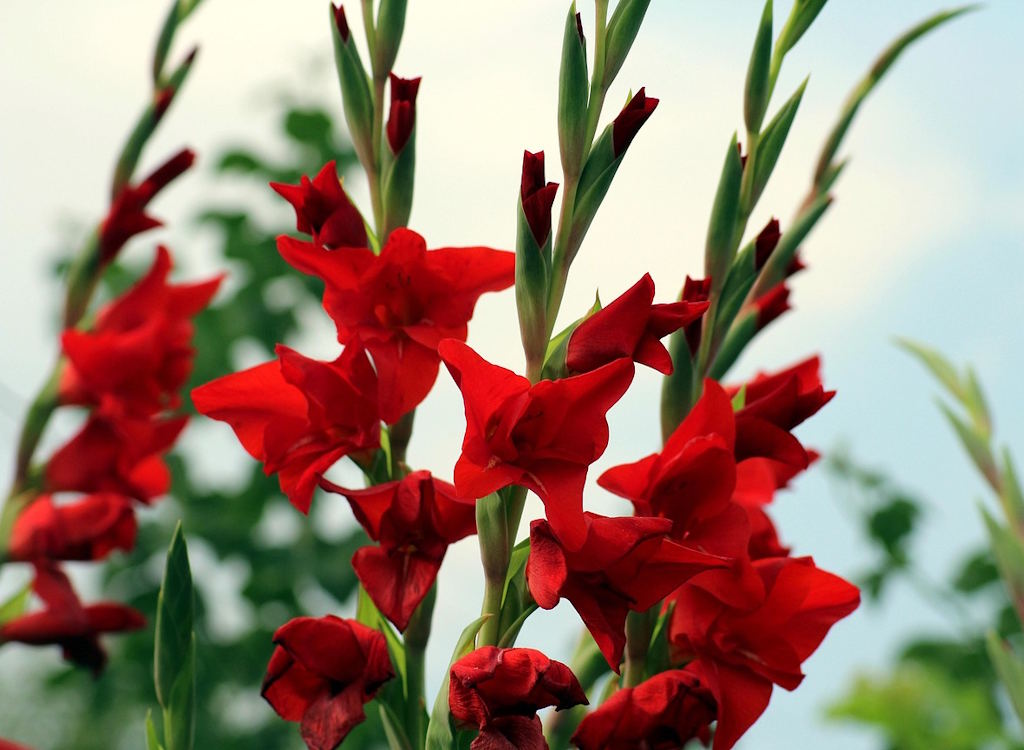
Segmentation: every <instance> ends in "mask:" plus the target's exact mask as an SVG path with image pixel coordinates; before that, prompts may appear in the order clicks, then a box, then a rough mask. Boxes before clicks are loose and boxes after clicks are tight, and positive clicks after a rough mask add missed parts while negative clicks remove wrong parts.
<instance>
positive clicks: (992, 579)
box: [953, 549, 999, 594]
mask: <svg viewBox="0 0 1024 750" xmlns="http://www.w3.org/2000/svg"><path fill="white" fill-rule="evenodd" d="M998 580H999V570H998V569H997V568H996V564H995V560H993V559H992V553H991V552H990V551H989V550H987V549H985V550H980V551H978V552H975V553H974V554H973V555H971V556H970V557H968V558H967V559H966V560H964V562H963V564H962V565H961V566H960V570H959V571H958V572H957V574H956V577H955V578H954V579H953V588H955V589H956V590H957V591H961V592H963V593H965V594H973V593H974V592H976V591H981V590H982V589H985V588H988V587H989V586H990V585H991V584H993V583H996V582H997V581H998Z"/></svg>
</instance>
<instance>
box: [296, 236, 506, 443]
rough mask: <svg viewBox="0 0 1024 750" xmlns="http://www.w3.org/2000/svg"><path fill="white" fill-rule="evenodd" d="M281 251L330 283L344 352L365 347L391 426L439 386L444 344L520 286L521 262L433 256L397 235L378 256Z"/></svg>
mask: <svg viewBox="0 0 1024 750" xmlns="http://www.w3.org/2000/svg"><path fill="white" fill-rule="evenodd" d="M277 246H278V250H279V251H280V252H281V255H282V256H284V258H285V260H287V261H288V262H289V263H290V264H291V265H292V266H294V267H295V268H297V269H299V270H300V271H303V272H304V273H308V274H312V275H314V276H318V277H319V278H321V279H322V280H323V281H324V286H325V289H324V308H325V309H326V310H327V314H328V315H330V316H331V318H332V319H333V320H334V323H335V325H336V326H337V329H338V340H339V341H340V342H341V343H342V344H347V343H348V342H350V341H353V340H355V339H359V340H360V341H362V342H363V344H364V345H365V346H366V349H367V351H368V352H369V353H370V356H371V357H372V358H373V364H374V367H375V368H376V371H377V376H378V378H379V381H380V386H379V387H380V404H381V405H380V414H381V417H382V418H383V419H384V421H386V422H387V423H388V424H393V423H394V422H397V421H398V419H399V418H401V416H402V415H403V414H405V413H407V412H408V411H410V410H412V409H414V408H416V406H417V405H418V404H419V403H420V402H421V401H422V400H423V399H424V398H426V396H427V393H428V392H429V391H430V389H431V388H432V387H433V385H434V381H435V380H436V379H437V372H438V368H439V366H440V358H439V357H438V354H437V345H438V343H439V342H440V341H441V340H442V339H445V338H455V339H458V340H460V341H465V339H466V335H467V332H468V328H467V323H468V322H469V319H470V318H471V317H472V316H473V307H474V306H475V305H476V301H477V299H478V298H479V297H480V295H481V294H484V293H485V292H496V291H500V290H502V289H506V288H508V287H509V286H511V285H512V284H513V282H514V281H515V254H514V253H510V252H504V251H499V250H491V249H489V248H485V247H468V248H441V249H438V250H430V251H427V246H426V242H424V240H423V238H422V237H420V236H419V235H418V234H416V233H415V232H412V231H410V230H408V229H397V230H395V231H394V232H392V233H391V237H390V238H389V239H388V241H387V242H386V243H385V245H384V247H383V248H382V249H381V253H380V255H379V256H378V255H374V254H373V252H372V251H370V250H367V249H346V250H345V252H343V253H334V252H325V251H324V250H321V249H318V248H316V247H314V246H313V245H310V244H308V243H303V242H298V241H297V240H294V239H292V238H290V237H280V238H279V239H278V245H277Z"/></svg>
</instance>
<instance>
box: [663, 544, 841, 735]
mask: <svg viewBox="0 0 1024 750" xmlns="http://www.w3.org/2000/svg"><path fill="white" fill-rule="evenodd" d="M753 565H754V570H755V572H756V573H757V576H758V578H759V582H760V585H761V593H760V596H757V597H756V598H754V599H753V600H752V601H743V600H744V598H746V597H745V596H736V595H735V593H736V592H733V591H730V581H729V579H728V577H727V576H724V575H722V574H720V573H718V572H717V571H712V572H711V573H709V574H704V575H702V576H697V577H695V578H693V579H691V580H690V581H689V582H688V583H687V584H686V585H685V586H683V587H682V588H681V589H680V590H679V592H678V593H677V595H676V596H675V603H676V606H675V609H674V611H673V614H672V622H671V627H670V631H669V640H670V643H671V644H672V646H673V647H674V648H675V650H676V652H677V654H678V655H679V656H680V658H687V657H694V656H695V657H696V658H697V659H698V660H699V662H700V664H701V665H702V666H703V668H704V673H705V676H706V678H707V684H708V686H709V687H710V689H711V691H712V693H714V695H715V699H716V700H717V701H718V729H717V731H716V732H715V744H714V750H728V748H731V747H732V746H733V745H734V744H736V741H737V740H738V739H739V738H740V737H741V736H742V735H743V733H744V732H746V730H747V729H748V728H749V727H750V725H751V724H753V722H754V721H755V720H756V719H757V717H758V716H760V715H761V713H763V711H764V709H765V708H766V707H767V705H768V699H769V698H770V697H771V692H772V685H773V684H775V685H779V686H781V687H783V688H785V689H787V690H793V689H795V688H796V687H797V686H798V685H799V684H800V682H801V680H802V679H803V673H802V672H801V669H800V667H801V664H802V663H803V662H804V660H805V659H807V657H809V656H810V655H811V654H812V653H813V652H814V651H815V649H817V647H818V645H819V644H820V643H821V641H822V639H823V638H824V637H825V635H826V633H828V631H829V629H830V628H831V627H832V626H833V625H834V624H835V623H836V622H837V621H839V620H841V619H842V618H843V617H846V615H848V614H850V613H851V612H852V611H853V610H854V609H856V608H857V605H858V604H859V602H860V593H859V592H858V591H857V588H856V587H855V586H852V585H851V584H849V583H847V582H846V581H844V580H843V579H842V578H839V577H838V576H835V575H832V574H831V573H828V572H826V571H824V570H821V569H819V568H817V567H815V565H814V561H813V560H811V558H809V557H801V558H778V559H769V560H758V561H756V562H754V564H753ZM737 582H738V579H734V581H733V585H734V586H735V585H739V584H738V583H737ZM747 588H748V589H749V587H747ZM738 602H741V603H740V604H739V605H737V603H738Z"/></svg>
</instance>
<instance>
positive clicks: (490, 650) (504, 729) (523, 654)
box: [448, 646, 587, 750]
mask: <svg viewBox="0 0 1024 750" xmlns="http://www.w3.org/2000/svg"><path fill="white" fill-rule="evenodd" d="M586 703H587V696H586V695H585V694H584V692H583V688H581V687H580V683H579V681H578V680H577V679H576V676H575V675H574V674H573V673H572V671H571V670H570V669H569V667H567V666H565V665H564V664H562V663H561V662H557V661H552V660H551V659H549V658H548V657H546V656H545V655H544V654H542V653H541V652H540V651H535V650H534V649H532V648H496V647H495V646H484V647H483V648H478V649H477V650H476V651H473V652H471V653H469V654H467V655H466V656H464V657H462V658H461V659H459V660H458V661H457V662H455V664H453V665H452V669H451V681H450V683H449V688H448V705H449V707H450V709H451V713H452V716H453V717H454V718H455V721H456V724H457V725H459V726H464V727H475V728H477V729H479V730H480V734H479V735H477V737H476V739H474V740H473V743H472V744H471V745H470V747H471V748H472V750H509V749H510V748H516V749H517V750H544V749H545V748H547V743H546V742H545V741H544V732H543V730H542V729H541V724H540V719H538V718H537V711H538V710H540V709H542V708H545V707H546V706H555V707H556V708H557V709H558V710H561V709H563V708H572V707H573V706H579V705H586Z"/></svg>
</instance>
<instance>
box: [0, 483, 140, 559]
mask: <svg viewBox="0 0 1024 750" xmlns="http://www.w3.org/2000/svg"><path fill="white" fill-rule="evenodd" d="M136 530H137V525H136V522H135V513H134V511H133V509H132V502H131V500H130V499H128V498H127V497H124V496H123V495H114V494H111V493H98V494H95V495H89V496H88V497H85V498H83V499H81V500H77V501H75V502H73V503H69V504H67V505H55V504H54V502H53V498H51V497H50V496H49V495H42V496H41V497H38V498H37V499H36V500H35V501H34V502H33V503H32V504H31V505H29V506H28V507H27V508H26V509H25V510H23V511H22V512H21V514H20V515H19V516H18V518H17V520H16V521H15V523H14V529H13V530H12V531H11V541H10V550H9V554H10V556H11V558H12V559H15V560H37V559H50V560H102V559H103V558H104V557H106V556H107V555H109V554H110V553H111V552H112V551H113V550H115V549H120V550H125V551H128V550H131V549H132V547H134V546H135V532H136Z"/></svg>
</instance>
